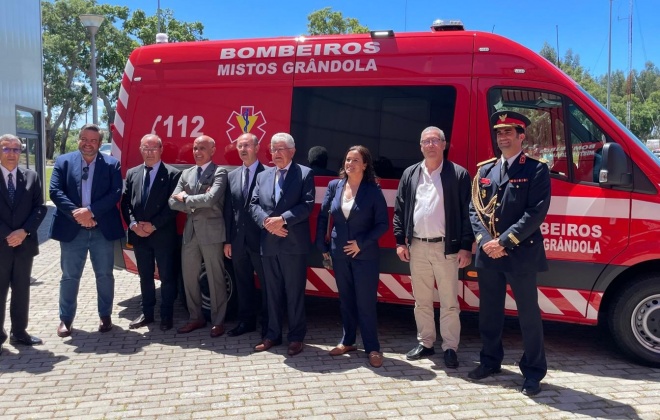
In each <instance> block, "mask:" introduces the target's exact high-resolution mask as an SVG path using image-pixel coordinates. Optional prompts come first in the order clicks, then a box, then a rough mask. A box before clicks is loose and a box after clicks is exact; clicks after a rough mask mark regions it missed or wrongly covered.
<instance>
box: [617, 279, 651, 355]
mask: <svg viewBox="0 0 660 420" xmlns="http://www.w3.org/2000/svg"><path fill="white" fill-rule="evenodd" d="M617 294H618V296H616V297H615V298H614V301H613V302H612V306H611V307H610V313H609V326H610V330H611V332H612V336H613V337H614V341H615V342H616V343H617V345H618V346H619V348H620V349H621V351H622V352H623V353H624V354H625V355H626V356H628V357H629V358H631V359H632V360H634V361H635V362H637V363H641V364H643V365H647V366H652V367H656V368H657V367H660V275H658V274H648V275H644V276H639V277H638V278H637V280H636V281H633V282H631V283H630V284H629V285H628V287H626V288H624V289H620V290H619V291H618V293H617Z"/></svg>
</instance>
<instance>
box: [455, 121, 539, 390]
mask: <svg viewBox="0 0 660 420" xmlns="http://www.w3.org/2000/svg"><path fill="white" fill-rule="evenodd" d="M529 124H530V121H529V119H527V117H525V116H524V115H522V114H519V113H517V112H512V111H499V112H496V113H495V114H493V115H492V116H491V125H492V126H493V129H494V130H495V132H496V135H497V146H498V147H499V149H500V150H501V151H502V157H501V158H493V159H490V160H488V161H486V162H482V163H481V164H479V171H478V174H477V176H476V177H475V178H474V182H473V184H472V203H471V205H470V219H471V221H472V229H473V230H474V234H475V236H476V240H477V255H476V259H475V262H476V264H475V265H476V267H477V274H478V275H479V297H480V303H479V332H480V334H481V341H482V343H483V347H482V349H481V353H480V362H481V364H480V365H479V366H478V367H477V368H476V369H474V370H472V371H471V372H470V373H469V375H468V376H469V377H470V378H471V379H475V380H479V379H483V378H486V377H488V376H490V375H492V374H495V373H499V372H500V367H501V364H502V360H503V358H504V351H503V348H502V329H503V327H504V304H505V299H506V285H507V283H508V284H509V285H510V286H511V290H512V291H513V295H514V297H515V300H516V306H517V308H518V321H519V323H520V329H521V331H522V336H523V346H524V350H525V351H524V353H523V355H522V358H521V359H520V364H519V366H520V370H521V371H522V374H523V376H524V377H525V381H524V383H523V386H522V389H521V392H522V393H523V394H525V395H529V396H532V395H536V394H538V393H539V392H540V391H541V384H540V382H541V380H542V379H543V377H545V374H546V372H547V370H548V368H547V362H546V359H545V350H544V346H543V324H542V322H541V311H540V309H539V304H538V291H537V288H536V273H537V272H538V271H546V270H547V269H548V264H547V261H546V257H545V249H544V248H543V236H542V234H541V229H540V226H541V223H543V220H544V219H545V216H546V214H547V213H548V208H549V206H550V172H549V171H548V167H547V165H546V164H545V163H542V162H540V161H538V160H536V159H533V158H531V157H529V156H527V155H525V154H524V153H523V152H522V142H523V140H524V139H525V128H526V127H528V126H529Z"/></svg>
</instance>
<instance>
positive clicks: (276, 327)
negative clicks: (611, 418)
mask: <svg viewBox="0 0 660 420" xmlns="http://www.w3.org/2000/svg"><path fill="white" fill-rule="evenodd" d="M270 151H271V153H272V155H273V162H274V163H275V167H273V168H268V169H266V170H264V171H263V172H262V173H260V174H259V175H258V176H257V185H256V187H255V189H254V192H253V194H252V200H251V204H250V213H251V214H252V218H253V220H254V221H255V222H256V223H257V226H259V227H261V228H262V231H261V261H262V262H263V265H264V274H265V276H266V277H265V284H266V294H267V299H268V332H267V333H266V336H265V337H264V339H263V340H262V341H261V342H260V343H259V344H257V345H256V346H255V347H254V350H255V351H265V350H268V349H270V348H271V347H273V346H275V345H279V344H281V343H282V318H283V313H284V308H285V305H286V309H287V313H288V318H289V333H288V335H287V338H288V340H289V349H288V354H289V355H290V356H294V355H296V354H298V353H300V352H301V351H302V350H303V340H304V339H305V334H306V333H307V322H306V320H305V284H306V278H307V275H306V274H307V253H309V250H310V248H311V238H310V231H309V215H310V214H311V212H312V208H313V207H314V195H315V190H314V174H313V173H312V170H311V169H310V168H308V167H306V166H302V165H298V164H296V163H293V161H292V160H293V155H294V154H295V153H296V145H295V142H294V140H293V137H291V135H289V134H287V133H277V134H275V135H274V136H273V137H272V139H271V141H270Z"/></svg>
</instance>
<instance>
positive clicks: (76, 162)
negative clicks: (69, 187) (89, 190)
mask: <svg viewBox="0 0 660 420" xmlns="http://www.w3.org/2000/svg"><path fill="white" fill-rule="evenodd" d="M82 162H83V157H82V153H79V154H78V156H77V157H76V158H75V159H73V162H71V174H72V175H73V179H74V180H75V181H76V191H78V202H75V201H74V203H75V204H77V205H79V206H80V205H82V175H83V171H82V168H83V164H82Z"/></svg>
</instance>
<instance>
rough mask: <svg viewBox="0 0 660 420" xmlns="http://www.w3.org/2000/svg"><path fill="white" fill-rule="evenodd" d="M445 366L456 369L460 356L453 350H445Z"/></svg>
mask: <svg viewBox="0 0 660 420" xmlns="http://www.w3.org/2000/svg"><path fill="white" fill-rule="evenodd" d="M445 366H447V367H448V368H450V369H456V368H457V367H458V355H457V354H456V352H455V351H454V350H452V349H447V350H445Z"/></svg>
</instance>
